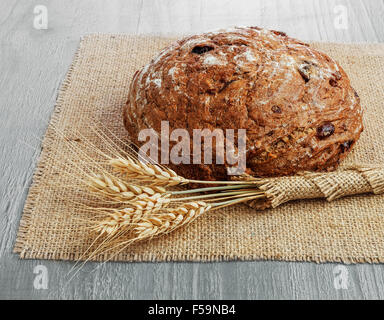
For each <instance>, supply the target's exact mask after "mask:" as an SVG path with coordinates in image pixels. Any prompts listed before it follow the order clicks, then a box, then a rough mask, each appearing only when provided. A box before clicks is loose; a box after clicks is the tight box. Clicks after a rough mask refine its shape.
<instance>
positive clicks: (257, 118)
mask: <svg viewBox="0 0 384 320" xmlns="http://www.w3.org/2000/svg"><path fill="white" fill-rule="evenodd" d="M123 117H124V124H125V127H126V129H127V130H128V132H129V134H130V137H131V139H132V140H133V142H135V143H136V144H138V145H142V144H143V142H140V141H139V140H138V134H139V131H140V130H142V129H146V128H153V129H154V130H155V131H156V132H158V133H159V134H160V129H161V121H169V130H170V131H172V130H175V129H180V128H185V129H187V130H188V132H189V134H190V136H191V137H192V135H193V129H210V130H214V129H216V128H219V129H223V130H224V129H235V132H236V130H238V129H246V165H247V173H249V174H251V175H254V176H280V175H291V174H295V173H296V172H298V171H303V170H311V171H321V170H332V169H335V168H336V167H337V165H338V164H339V162H340V160H342V159H343V158H344V157H345V156H346V155H347V154H348V152H349V151H350V150H351V148H352V146H353V145H354V144H355V142H356V141H357V140H358V138H359V136H360V133H361V132H362V130H363V125H362V109H361V106H360V99H359V96H358V94H357V93H356V91H355V90H354V89H353V88H352V87H351V85H350V81H349V79H348V76H347V75H346V73H345V72H344V70H343V69H342V68H341V67H340V65H338V63H337V62H335V61H334V60H333V59H332V58H330V57H329V56H327V55H326V54H324V53H322V52H319V51H318V50H315V49H313V48H311V47H310V46H309V45H308V44H306V43H303V42H301V41H299V40H296V39H293V38H290V37H288V36H287V35H286V34H285V33H283V32H278V31H273V30H272V31H269V30H264V29H261V28H258V27H236V28H232V29H227V30H219V31H215V32H209V33H205V34H202V35H195V36H191V37H187V38H184V39H182V40H179V41H177V42H175V43H173V44H171V45H170V46H169V47H167V48H165V49H164V50H162V51H161V52H160V54H159V55H158V56H157V57H156V58H154V59H153V60H152V61H151V62H150V63H149V64H147V65H146V66H145V67H144V68H143V69H141V70H140V71H137V72H136V73H135V74H134V76H133V79H132V83H131V86H130V92H129V96H128V101H127V104H126V106H125V107H124V114H123ZM235 142H236V140H235ZM191 145H192V142H191ZM203 145H204V143H203ZM213 147H214V148H213V155H214V156H213V164H210V165H205V164H180V165H173V164H172V163H170V164H169V166H170V167H171V168H172V169H174V170H175V171H176V172H178V173H180V174H182V175H184V176H186V177H187V178H198V179H206V180H212V179H226V178H227V176H226V175H227V170H226V168H227V167H228V166H229V165H228V163H226V162H224V164H215V152H216V151H217V150H216V149H215V144H213ZM170 148H172V143H171V144H170ZM235 148H236V145H235ZM192 149H193V148H192ZM191 151H192V152H195V151H193V150H191ZM196 152H198V151H196ZM202 153H204V150H203V152H202ZM191 159H192V156H191ZM191 163H192V160H191Z"/></svg>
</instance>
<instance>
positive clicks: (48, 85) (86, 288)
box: [0, 0, 384, 299]
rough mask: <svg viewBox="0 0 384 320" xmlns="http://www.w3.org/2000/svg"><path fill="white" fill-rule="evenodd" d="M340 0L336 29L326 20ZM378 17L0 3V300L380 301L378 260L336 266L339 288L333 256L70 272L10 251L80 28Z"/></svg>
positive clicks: (287, 7)
mask: <svg viewBox="0 0 384 320" xmlns="http://www.w3.org/2000/svg"><path fill="white" fill-rule="evenodd" d="M36 4H42V5H46V6H47V8H48V18H49V28H48V30H35V29H34V28H33V18H34V14H33V9H34V6H35V5H36ZM340 4H341V5H343V6H345V8H346V9H347V13H348V18H349V19H348V20H349V28H348V29H347V30H338V29H336V28H335V27H334V19H335V13H334V11H333V10H334V8H335V5H340ZM383 16H384V1H382V0H371V1H362V0H350V1H346V0H311V1H310V0H297V1H293V0H291V1H287V0H269V1H261V0H260V1H254V0H253V1H251V0H248V1H247V0H236V1H212V0H205V1H204V0H195V1H187V0H173V1H155V0H152V1H150V0H132V1H124V0H110V1H102V0H82V1H75V0H67V1H59V0H53V1H47V0H42V1H39V2H38V3H35V2H34V1H33V2H32V1H28V0H19V1H18V0H2V1H0V92H1V94H0V114H1V117H0V185H1V186H2V187H1V188H0V288H1V289H0V298H3V299H4V298H5V299H10V298H23V299H27V298H30V299H47V298H59V299H222V298H223V299H330V298H335V299H378V298H380V299H383V298H384V276H383V274H384V272H383V271H384V266H383V265H367V264H360V265H347V266H346V270H347V272H348V275H349V286H348V289H344V290H336V289H335V287H334V277H335V276H334V274H333V272H334V268H335V267H336V264H313V263H291V262H273V261H259V262H255V261H253V262H241V261H238V262H220V263H107V264H96V263H89V264H87V265H85V266H84V268H83V269H82V270H81V272H79V274H78V275H77V276H76V277H75V279H73V280H72V281H70V282H69V281H68V280H69V277H68V275H67V273H68V272H69V270H70V269H71V267H72V266H73V263H70V262H60V261H39V260H19V259H18V257H17V256H16V255H15V254H13V253H12V248H13V244H14V241H15V237H16V232H17V228H18V223H19V220H20V217H21V212H22V209H23V205H24V201H25V198H26V194H27V191H28V187H29V185H30V183H31V178H32V174H33V170H34V168H35V166H36V163H37V161H38V157H39V154H40V150H39V146H40V139H41V138H42V137H43V135H44V132H45V129H46V127H47V124H48V121H49V118H50V115H51V114H52V110H53V106H54V104H55V100H56V95H57V91H58V88H59V86H60V83H61V81H62V80H63V78H64V76H65V74H66V72H67V69H68V67H69V65H70V63H71V60H72V57H73V54H74V52H75V50H76V48H77V46H78V44H79V39H80V37H81V36H82V35H84V34H87V33H94V32H110V33H132V34H141V33H157V34H164V35H165V34H182V33H195V32H202V31H205V30H209V29H214V28H219V27H226V26H232V25H258V26H263V27H267V28H273V29H276V30H283V31H285V32H286V33H288V34H289V35H291V36H294V37H298V38H301V39H303V40H322V41H338V42H383V40H384V28H383V24H384V22H383ZM39 264H41V265H44V266H46V267H47V269H48V274H49V284H48V289H47V290H36V289H34V286H33V281H34V278H35V276H36V275H35V274H34V273H33V270H34V267H35V266H37V265H39Z"/></svg>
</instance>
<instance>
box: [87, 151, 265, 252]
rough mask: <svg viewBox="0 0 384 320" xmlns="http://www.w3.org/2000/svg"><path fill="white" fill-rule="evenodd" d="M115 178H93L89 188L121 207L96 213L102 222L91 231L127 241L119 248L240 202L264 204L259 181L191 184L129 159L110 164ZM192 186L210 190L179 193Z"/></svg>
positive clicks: (155, 166) (105, 175) (164, 170)
mask: <svg viewBox="0 0 384 320" xmlns="http://www.w3.org/2000/svg"><path fill="white" fill-rule="evenodd" d="M107 163H108V165H109V166H111V168H113V169H114V171H115V172H116V175H114V174H109V173H106V172H103V173H101V174H95V175H90V176H89V177H88V181H87V182H86V183H87V186H88V188H89V190H91V191H92V192H93V193H97V194H98V195H100V196H102V197H104V198H105V199H108V200H109V201H110V203H115V204H118V207H107V208H98V210H99V211H100V210H102V211H103V213H104V218H103V219H102V220H99V221H97V222H96V224H95V226H94V227H93V230H94V231H96V232H97V233H99V234H100V235H104V236H106V238H107V239H108V240H109V241H108V242H109V245H110V243H111V240H112V239H117V238H120V239H125V240H124V241H120V242H119V243H118V244H117V245H116V247H126V246H127V245H130V244H132V243H134V242H136V241H140V240H145V239H150V238H153V237H156V236H160V235H163V234H167V233H169V232H172V231H173V230H175V229H177V228H179V227H181V226H184V225H186V224H188V223H190V222H192V221H193V220H194V219H196V218H197V217H199V216H200V215H202V214H204V213H207V212H210V211H212V210H216V209H219V208H223V207H225V206H230V205H234V204H237V203H240V202H244V201H249V200H253V199H258V198H263V197H264V193H263V192H262V191H260V190H259V188H258V181H257V180H252V181H200V180H189V179H186V178H184V177H182V176H180V175H178V174H176V173H175V172H174V171H173V170H171V169H169V168H167V167H164V166H161V165H159V164H152V163H145V162H142V161H139V160H138V159H137V158H136V159H135V158H134V157H132V156H129V155H126V156H125V157H124V158H110V159H108V161H107ZM191 183H193V184H194V185H196V184H204V185H208V184H212V185H213V186H210V187H206V186H204V187H202V188H190V189H185V188H184V189H182V190H180V188H175V187H176V186H182V185H184V186H185V185H187V184H191Z"/></svg>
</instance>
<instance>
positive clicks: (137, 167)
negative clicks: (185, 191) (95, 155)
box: [108, 157, 189, 186]
mask: <svg viewBox="0 0 384 320" xmlns="http://www.w3.org/2000/svg"><path fill="white" fill-rule="evenodd" d="M108 163H109V165H111V166H112V167H113V168H114V169H115V170H116V171H118V172H120V173H123V174H124V175H125V177H126V178H128V179H133V180H141V181H146V182H151V185H153V186H156V185H157V186H176V185H181V184H186V183H189V180H188V179H186V178H184V177H182V176H179V175H178V174H177V173H176V172H175V171H173V170H171V169H169V168H165V167H164V168H162V167H160V166H159V165H157V164H151V163H147V164H146V163H143V162H141V161H135V160H134V159H132V158H130V157H127V158H126V159H123V158H117V159H110V160H109V161H108Z"/></svg>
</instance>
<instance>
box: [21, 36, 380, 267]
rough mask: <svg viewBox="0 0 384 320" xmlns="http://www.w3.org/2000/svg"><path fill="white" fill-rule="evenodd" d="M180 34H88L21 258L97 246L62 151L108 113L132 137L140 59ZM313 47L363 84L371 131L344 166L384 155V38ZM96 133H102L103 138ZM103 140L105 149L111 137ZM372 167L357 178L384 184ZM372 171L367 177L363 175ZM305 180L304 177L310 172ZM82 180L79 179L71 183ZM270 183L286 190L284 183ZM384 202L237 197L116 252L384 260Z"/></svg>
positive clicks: (26, 224)
mask: <svg viewBox="0 0 384 320" xmlns="http://www.w3.org/2000/svg"><path fill="white" fill-rule="evenodd" d="M172 40H173V39H170V38H160V37H149V36H129V35H103V34H97V35H89V36H86V37H84V38H83V39H82V41H81V43H80V47H79V49H78V52H77V53H76V56H75V58H74V62H73V64H72V66H71V68H70V70H69V72H68V75H67V77H66V79H65V80H64V82H63V85H62V87H61V90H60V93H59V97H58V101H57V105H56V107H55V111H54V114H53V117H52V120H51V124H50V126H49V128H48V130H47V132H46V135H45V138H44V142H43V150H42V153H41V157H40V160H39V164H38V167H37V169H36V173H35V175H34V179H33V183H32V186H31V187H30V192H29V195H28V198H27V201H26V204H25V208H24V212H23V216H22V219H21V222H20V229H19V233H18V237H17V241H16V245H15V252H17V253H19V254H20V257H21V258H43V259H65V260H75V259H79V258H81V257H82V254H83V253H84V251H85V250H86V249H87V248H88V247H89V245H90V243H91V241H92V238H91V237H89V229H87V228H86V226H84V225H82V223H81V222H79V220H78V219H75V218H74V217H75V216H76V212H77V211H78V210H79V208H78V207H77V206H76V202H75V201H73V202H66V201H62V199H72V200H76V198H78V197H80V195H77V194H76V188H72V189H71V188H63V187H62V186H63V185H71V181H70V178H68V175H66V174H65V172H66V170H69V168H68V166H66V165H64V164H62V161H63V159H72V160H73V161H75V160H76V159H75V155H74V154H73V153H70V152H69V151H68V150H69V149H68V148H66V145H65V144H66V143H67V142H68V140H71V141H74V142H76V143H77V142H78V146H79V148H80V149H81V148H82V143H81V139H79V138H78V135H76V134H75V133H74V132H80V133H81V134H82V135H84V136H87V137H90V136H92V132H91V131H90V130H89V127H90V125H91V124H92V123H95V121H96V122H97V121H99V122H102V123H103V125H104V126H105V127H107V128H109V130H111V131H113V132H114V134H116V135H117V136H118V137H120V138H121V139H127V135H126V132H125V130H124V128H123V124H122V117H121V108H122V106H123V105H124V103H125V101H126V98H127V93H128V87H129V84H130V79H131V77H132V75H133V73H134V72H135V71H136V70H137V69H138V68H140V67H141V66H143V65H144V64H145V63H147V62H148V61H149V60H150V59H151V58H152V57H153V56H154V55H155V54H156V52H158V51H159V50H160V49H161V48H162V47H164V46H165V45H167V44H168V43H169V42H171V41H172ZM313 46H314V47H316V48H318V49H320V50H323V51H324V52H326V53H328V54H329V55H330V56H332V57H333V58H335V59H336V60H338V61H339V62H340V64H341V65H342V66H343V68H344V69H345V70H346V72H347V73H348V74H349V76H350V79H351V82H352V85H353V87H354V88H355V89H356V91H357V92H358V93H359V95H360V98H361V101H362V105H363V107H364V110H365V115H364V126H365V131H364V132H363V134H362V136H361V139H360V140H359V142H358V143H357V145H356V147H355V148H354V150H353V152H352V153H351V154H350V155H349V156H348V158H347V160H346V161H345V162H344V163H343V167H348V166H350V165H351V164H356V163H360V164H379V165H380V164H382V163H384V162H383V160H384V146H383V143H382V141H383V140H384V129H383V124H384V112H383V107H384V103H383V100H382V93H383V89H384V84H383V81H382V80H383V74H384V45H383V44H331V43H314V44H313ZM53 128H58V129H59V130H61V132H65V135H66V139H62V138H60V137H58V135H57V132H56V130H54V129H53ZM75 130H76V131H75ZM97 141H98V140H97V139H95V143H96V144H97V143H98V142H97ZM98 147H99V148H100V149H102V148H103V145H98ZM97 160H98V158H97V156H95V161H97ZM365 169H366V167H365ZM365 169H362V170H360V169H359V170H352V173H353V174H355V173H356V174H357V175H358V178H356V179H362V180H360V181H363V182H362V183H363V184H364V183H365V187H366V188H367V191H372V192H376V193H379V192H381V191H382V190H381V189H380V188H379V189H375V188H376V187H377V185H375V183H378V182H377V181H378V180H377V179H379V185H380V183H381V182H380V181H382V180H380V179H382V176H381V174H382V173H381V171H380V172H379V174H378V175H379V176H380V177H381V178H377V175H375V177H376V178H372V177H371V178H372V179H371V180H369V177H368V176H367V175H366V171H367V172H371V173H372V171H371V170H370V169H369V168H368V169H369V170H365ZM348 172H349V171H348ZM364 172H365V176H364V175H362V173H364ZM368 175H369V173H368ZM312 178H316V177H312ZM312 178H311V179H312ZM68 179H69V180H68ZM298 179H303V176H301V177H298ZM304 179H305V178H304ZM316 179H317V180H316V181H317V182H316V183H315V185H314V184H313V183H312V184H311V186H312V187H314V186H315V187H314V189H313V192H315V193H316V192H318V193H319V196H325V197H328V198H332V197H333V198H338V196H339V195H340V191H339V189H338V188H337V190H333V191H332V190H329V188H328V187H325V188H324V189H323V190H321V185H322V184H321V183H322V181H321V179H322V178H321V177H320V178H319V176H317V178H316ZM332 179H333V178H331V180H330V181H332ZM307 181H308V179H307V180H305V181H304V182H305V183H307ZM311 181H312V180H311ZM346 181H347V183H342V184H340V185H342V186H344V187H345V188H347V189H348V190H349V191H350V188H352V189H353V188H354V187H355V185H354V183H353V180H352V184H351V180H346ZM75 183H76V181H75V180H74V181H72V185H73V184H75ZM318 187H320V189H319V188H318ZM331 187H332V183H330V188H331ZM269 190H271V193H272V192H277V191H276V188H275V189H273V188H270V189H269ZM273 190H275V191H273ZM290 190H292V189H290ZM319 190H320V191H319ZM348 190H347V191H348ZM380 190H381V191H380ZM323 191H324V192H323ZM295 192H296V193H295V194H293V195H291V196H290V197H291V198H292V199H297V198H298V197H297V192H299V193H300V190H296V191H295ZM320 193H321V194H320ZM352 193H353V192H352ZM276 199H277V198H276ZM286 200H287V199H286V198H284V197H283V198H281V197H280V198H279V199H278V200H276V201H277V202H275V203H274V204H273V203H270V204H269V205H272V206H276V205H277V204H280V203H283V202H285V201H286ZM383 209H384V196H383V195H372V194H371V195H368V194H366V195H356V196H350V197H345V198H340V199H337V200H335V201H332V202H329V201H326V200H319V199H307V200H297V201H291V202H288V203H285V204H282V205H280V206H277V207H276V208H270V209H267V210H262V211H259V210H255V209H252V208H250V207H248V206H246V205H237V206H234V207H228V208H225V209H223V210H220V211H214V212H212V213H208V214H206V215H203V216H201V217H200V218H198V219H197V220H196V221H194V222H193V223H192V224H190V225H188V226H187V227H185V228H182V229H179V230H177V231H175V232H173V233H172V234H169V235H166V236H164V237H160V238H156V239H153V240H150V241H145V242H141V243H137V244H135V245H132V246H130V247H129V248H127V249H126V250H124V251H123V252H121V253H120V254H119V255H117V256H115V257H113V260H119V261H186V260H189V261H217V260H254V259H272V260H288V261H316V262H325V261H333V262H336V261H343V262H347V263H356V262H383V261H384V241H383V239H384V210H383ZM98 259H99V260H104V259H108V256H99V257H98Z"/></svg>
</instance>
